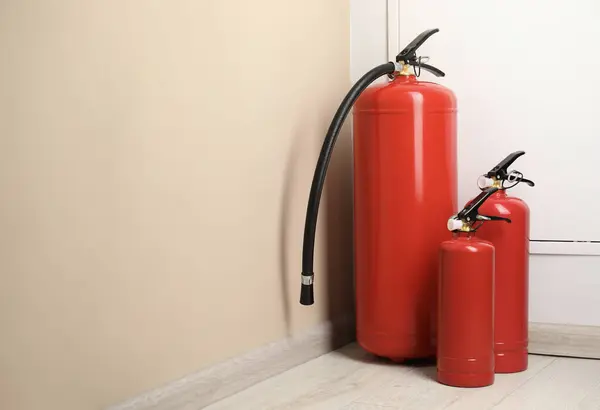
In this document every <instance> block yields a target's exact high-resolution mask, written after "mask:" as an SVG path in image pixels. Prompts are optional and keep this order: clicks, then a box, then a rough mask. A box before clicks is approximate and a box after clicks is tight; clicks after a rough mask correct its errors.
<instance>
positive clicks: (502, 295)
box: [478, 151, 535, 373]
mask: <svg viewBox="0 0 600 410" xmlns="http://www.w3.org/2000/svg"><path fill="white" fill-rule="evenodd" d="M524 154H525V152H524V151H516V152H513V153H511V154H510V155H508V156H507V157H506V158H504V159H503V160H502V161H501V162H500V163H499V164H498V165H496V166H495V167H494V168H492V169H491V170H490V171H489V172H488V173H487V174H485V175H482V177H480V179H479V180H478V185H479V187H480V188H481V189H485V188H487V187H489V186H492V187H496V188H498V191H496V193H494V194H493V195H492V196H491V197H490V198H489V199H488V200H487V201H486V202H485V204H483V205H482V206H481V212H483V213H486V214H494V215H501V216H503V217H506V218H510V219H511V220H512V224H510V225H506V224H486V226H483V227H482V228H481V229H480V230H479V237H480V238H482V239H485V240H488V241H490V242H492V243H493V244H494V247H495V248H496V281H495V283H496V285H495V300H496V306H495V321H494V326H495V330H494V334H495V336H494V340H495V343H494V344H495V345H494V350H495V355H496V373H515V372H520V371H523V370H526V369H527V364H528V360H527V358H528V349H527V345H528V322H529V320H528V318H529V304H528V301H529V298H528V295H529V207H528V206H527V204H526V203H525V202H524V201H523V200H521V199H519V198H516V197H514V196H508V195H507V193H506V191H507V190H508V189H510V188H513V187H514V186H516V185H517V184H519V183H521V182H524V183H526V184H527V185H529V186H534V185H535V184H534V183H533V181H530V180H528V179H525V178H523V174H522V173H520V172H519V171H511V172H509V171H508V167H510V166H511V164H512V163H513V162H514V161H515V160H516V159H517V158H519V157H520V156H522V155H524Z"/></svg>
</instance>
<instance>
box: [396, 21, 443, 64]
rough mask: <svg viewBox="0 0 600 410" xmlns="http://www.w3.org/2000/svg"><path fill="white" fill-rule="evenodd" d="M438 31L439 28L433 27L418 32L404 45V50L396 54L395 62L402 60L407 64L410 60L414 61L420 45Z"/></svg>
mask: <svg viewBox="0 0 600 410" xmlns="http://www.w3.org/2000/svg"><path fill="white" fill-rule="evenodd" d="M438 31H440V29H439V28H433V29H430V30H425V31H424V32H422V33H421V34H419V35H418V36H417V37H415V39H414V40H413V41H411V42H410V43H408V45H407V46H406V47H404V50H402V51H401V52H400V53H399V54H398V55H397V56H396V62H398V63H399V62H404V63H407V64H408V63H409V62H411V61H416V59H417V49H418V48H419V47H421V46H422V45H423V43H424V42H425V41H427V39H428V38H429V37H431V36H433V35H434V34H435V33H437V32H438Z"/></svg>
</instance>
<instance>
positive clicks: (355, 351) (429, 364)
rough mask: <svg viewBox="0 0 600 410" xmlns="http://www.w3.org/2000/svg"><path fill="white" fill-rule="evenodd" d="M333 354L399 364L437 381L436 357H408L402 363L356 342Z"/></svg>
mask: <svg viewBox="0 0 600 410" xmlns="http://www.w3.org/2000/svg"><path fill="white" fill-rule="evenodd" d="M332 354H337V355H342V356H344V357H347V358H349V359H352V360H354V361H358V362H362V363H365V364H377V365H378V366H397V367H399V368H403V369H410V370H411V372H412V373H413V374H415V375H416V376H418V377H420V378H423V379H427V380H433V381H437V369H436V366H435V358H425V359H408V360H405V361H404V362H402V363H397V362H394V361H392V360H390V359H387V358H385V357H380V356H375V355H373V354H371V353H369V352H367V351H365V350H364V349H363V348H361V347H360V346H359V345H358V343H356V342H355V343H351V344H349V345H346V346H344V347H342V348H341V349H338V350H336V351H334V352H332Z"/></svg>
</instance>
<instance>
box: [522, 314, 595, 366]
mask: <svg viewBox="0 0 600 410" xmlns="http://www.w3.org/2000/svg"><path fill="white" fill-rule="evenodd" d="M529 352H530V353H534V354H542V355H550V356H569V357H584V358H592V359H600V327H597V326H580V325H559V324H552V323H530V324H529Z"/></svg>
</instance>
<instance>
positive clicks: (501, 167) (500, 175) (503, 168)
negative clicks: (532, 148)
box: [485, 151, 525, 179]
mask: <svg viewBox="0 0 600 410" xmlns="http://www.w3.org/2000/svg"><path fill="white" fill-rule="evenodd" d="M522 155H525V151H515V152H512V153H510V154H508V156H507V157H506V158H504V159H503V160H502V161H500V162H499V163H498V165H496V166H495V167H494V168H492V169H491V170H490V171H489V172H488V173H487V174H486V175H485V176H486V177H488V178H492V177H494V178H496V179H506V178H507V177H508V167H510V166H511V165H512V163H513V162H515V161H516V160H517V158H519V157H520V156H522Z"/></svg>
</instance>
